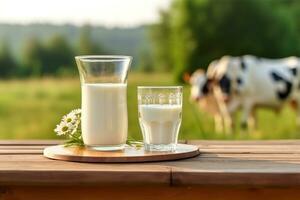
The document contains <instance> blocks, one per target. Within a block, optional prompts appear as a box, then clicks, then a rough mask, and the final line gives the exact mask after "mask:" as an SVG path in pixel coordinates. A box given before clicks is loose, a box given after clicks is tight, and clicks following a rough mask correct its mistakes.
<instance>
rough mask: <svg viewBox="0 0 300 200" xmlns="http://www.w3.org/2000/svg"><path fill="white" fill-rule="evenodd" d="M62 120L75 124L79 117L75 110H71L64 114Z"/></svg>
mask: <svg viewBox="0 0 300 200" xmlns="http://www.w3.org/2000/svg"><path fill="white" fill-rule="evenodd" d="M62 120H63V121H65V122H66V123H71V124H75V123H76V121H77V120H78V117H77V115H76V114H74V113H73V112H70V113H69V114H67V115H65V116H63V119H62Z"/></svg>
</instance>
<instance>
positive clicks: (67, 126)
mask: <svg viewBox="0 0 300 200" xmlns="http://www.w3.org/2000/svg"><path fill="white" fill-rule="evenodd" d="M73 129H74V128H73V125H72V124H71V123H66V122H64V121H62V122H61V123H60V124H59V125H57V126H56V128H55V129H54V131H55V132H56V133H57V135H68V134H70V133H71V132H72V131H73Z"/></svg>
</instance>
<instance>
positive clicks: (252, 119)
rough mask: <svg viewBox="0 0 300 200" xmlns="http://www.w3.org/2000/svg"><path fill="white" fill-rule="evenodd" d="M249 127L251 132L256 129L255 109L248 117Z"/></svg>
mask: <svg viewBox="0 0 300 200" xmlns="http://www.w3.org/2000/svg"><path fill="white" fill-rule="evenodd" d="M247 125H248V127H249V130H251V131H252V130H255V128H256V112H255V109H253V108H252V111H251V113H250V115H249V117H248V120H247Z"/></svg>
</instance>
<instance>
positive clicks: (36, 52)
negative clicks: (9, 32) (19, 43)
mask: <svg viewBox="0 0 300 200" xmlns="http://www.w3.org/2000/svg"><path fill="white" fill-rule="evenodd" d="M104 53H107V52H106V51H105V50H104V49H103V48H102V47H101V46H100V45H96V44H95V43H94V42H93V41H92V38H91V27H90V26H88V25H86V26H83V27H82V28H81V32H80V36H79V38H78V42H77V44H75V45H71V44H70V43H69V42H68V40H67V39H66V38H65V37H64V36H62V35H59V34H57V35H53V36H52V37H51V38H49V39H48V40H47V41H44V42H42V41H40V40H38V39H37V38H36V37H32V38H28V39H27V41H25V43H24V44H23V48H22V49H21V58H20V60H16V59H15V58H14V56H13V55H12V52H11V49H10V47H9V45H8V44H7V43H6V42H5V41H4V43H3V44H2V47H1V48H0V77H1V78H11V77H31V76H32V77H40V76H49V75H50V76H51V75H55V76H60V75H74V74H76V73H77V69H76V67H75V61H74V56H75V55H88V54H104Z"/></svg>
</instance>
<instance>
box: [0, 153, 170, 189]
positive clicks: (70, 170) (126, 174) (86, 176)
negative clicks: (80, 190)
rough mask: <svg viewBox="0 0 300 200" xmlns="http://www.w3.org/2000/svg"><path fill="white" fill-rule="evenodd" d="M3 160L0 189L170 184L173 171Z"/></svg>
mask: <svg viewBox="0 0 300 200" xmlns="http://www.w3.org/2000/svg"><path fill="white" fill-rule="evenodd" d="M22 157H23V155H5V156H4V155H2V156H0V185H28V184H30V185H57V184H58V185H82V184H89V185H95V184H115V183H118V184H123V185H127V184H142V183H143V184H167V185H169V184H170V167H168V166H163V165H157V164H156V163H152V164H126V165H124V164H91V163H74V162H64V161H54V160H50V159H47V158H44V157H43V156H42V155H24V158H22Z"/></svg>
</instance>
